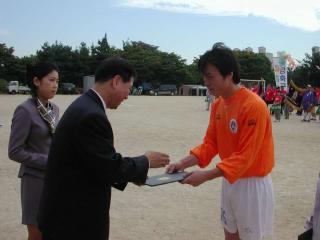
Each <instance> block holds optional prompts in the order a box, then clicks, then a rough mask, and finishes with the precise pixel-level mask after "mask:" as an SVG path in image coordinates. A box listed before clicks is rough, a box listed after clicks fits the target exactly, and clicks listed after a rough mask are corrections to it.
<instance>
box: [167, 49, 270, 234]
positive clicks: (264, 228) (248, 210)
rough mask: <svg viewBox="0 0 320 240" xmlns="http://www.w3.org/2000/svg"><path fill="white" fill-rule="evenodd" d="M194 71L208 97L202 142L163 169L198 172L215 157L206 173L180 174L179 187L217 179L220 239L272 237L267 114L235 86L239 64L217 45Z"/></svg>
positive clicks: (255, 97) (253, 96)
mask: <svg viewBox="0 0 320 240" xmlns="http://www.w3.org/2000/svg"><path fill="white" fill-rule="evenodd" d="M198 69H199V71H200V72H201V74H202V75H203V80H204V84H205V86H207V88H208V89H209V91H210V92H211V94H213V95H215V94H218V95H219V96H220V97H219V98H218V99H217V100H216V101H215V102H214V103H213V105H212V107H211V115H210V121H209V126H208V129H207V132H206V135H205V137H204V139H203V142H202V143H201V144H200V145H198V146H196V147H194V148H192V149H191V151H190V154H189V155H188V156H186V157H184V158H182V159H181V160H180V161H178V162H176V163H173V164H171V165H169V166H168V168H167V172H168V173H172V172H176V171H181V170H184V169H186V168H188V167H191V166H194V165H198V166H199V167H201V168H204V167H206V166H208V165H209V163H210V162H211V161H212V159H213V158H214V157H215V156H216V155H217V154H219V157H220V159H221V161H220V162H219V163H218V164H217V165H216V166H215V167H213V168H212V169H209V170H206V171H201V170H196V171H192V172H189V173H188V174H186V176H185V178H184V180H183V181H182V183H183V184H190V185H192V186H198V185H200V184H202V183H204V182H206V181H210V180H213V179H216V178H219V177H222V191H221V224H222V226H223V228H224V232H225V239H226V240H239V239H246V240H258V239H262V238H263V237H264V236H265V235H267V234H271V233H272V226H273V206H274V195H273V186H272V179H271V176H270V173H271V171H272V169H273V167H274V145H273V137H272V125H271V117H270V114H269V110H268V108H267V106H266V104H265V102H264V101H263V100H262V99H261V98H260V97H259V96H258V95H256V94H255V93H253V92H251V91H250V90H248V89H246V88H244V87H240V86H239V85H238V83H239V81H240V73H239V66H238V63H237V60H236V58H235V56H234V55H233V53H232V51H231V50H230V49H229V48H227V47H225V45H224V44H222V43H217V44H215V45H214V46H213V48H212V49H211V50H209V51H207V52H206V53H205V54H204V55H202V56H201V57H200V59H199V63H198Z"/></svg>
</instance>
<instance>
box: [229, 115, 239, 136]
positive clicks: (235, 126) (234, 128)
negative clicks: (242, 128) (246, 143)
mask: <svg viewBox="0 0 320 240" xmlns="http://www.w3.org/2000/svg"><path fill="white" fill-rule="evenodd" d="M229 127H230V131H231V132H232V133H233V134H236V133H237V132H238V123H237V120H235V119H234V118H232V119H231V120H230V123H229Z"/></svg>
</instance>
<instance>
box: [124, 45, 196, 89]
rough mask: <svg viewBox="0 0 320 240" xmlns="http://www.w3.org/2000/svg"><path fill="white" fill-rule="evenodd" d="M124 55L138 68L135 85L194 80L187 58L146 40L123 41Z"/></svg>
mask: <svg viewBox="0 0 320 240" xmlns="http://www.w3.org/2000/svg"><path fill="white" fill-rule="evenodd" d="M122 56H123V57H124V58H126V59H128V60H129V61H130V62H131V63H132V64H133V65H134V67H135V68H136V70H137V73H138V79H137V82H136V83H135V85H140V84H141V83H142V82H149V83H151V84H152V85H153V86H155V87H156V86H158V85H160V84H162V83H171V84H175V85H178V86H179V85H181V84H183V83H190V82H192V76H191V73H190V72H189V71H188V66H187V65H186V60H184V59H182V58H181V57H180V56H178V55H176V54H175V53H166V52H162V51H160V50H159V49H158V47H157V46H153V45H150V44H147V43H144V42H140V41H139V42H135V41H131V42H129V41H126V42H123V51H122Z"/></svg>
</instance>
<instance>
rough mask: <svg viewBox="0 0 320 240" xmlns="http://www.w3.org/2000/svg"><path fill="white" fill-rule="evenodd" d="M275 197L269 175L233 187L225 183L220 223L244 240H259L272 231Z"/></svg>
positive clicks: (246, 180) (248, 179) (247, 180)
mask: <svg viewBox="0 0 320 240" xmlns="http://www.w3.org/2000/svg"><path fill="white" fill-rule="evenodd" d="M273 205H274V195H273V187H272V179H271V176H270V175H267V176H265V177H250V178H243V179H239V180H237V181H236V182H235V183H233V184H230V183H229V182H228V181H227V180H226V179H225V178H223V180H222V190H221V224H222V225H223V227H224V228H225V229H226V230H227V231H228V232H229V233H236V232H237V231H238V232H239V235H240V238H241V239H245V240H260V239H262V238H263V237H264V236H266V235H268V234H272V232H273Z"/></svg>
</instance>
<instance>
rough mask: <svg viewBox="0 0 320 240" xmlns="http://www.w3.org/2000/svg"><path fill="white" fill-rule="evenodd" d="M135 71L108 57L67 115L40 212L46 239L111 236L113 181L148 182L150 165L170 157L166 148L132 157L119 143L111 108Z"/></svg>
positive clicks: (56, 141) (50, 160)
mask: <svg viewBox="0 0 320 240" xmlns="http://www.w3.org/2000/svg"><path fill="white" fill-rule="evenodd" d="M135 76H136V72H135V70H134V68H133V67H132V66H131V65H130V64H129V63H128V62H127V61H126V60H124V59H122V58H109V59H106V60H104V61H103V62H102V63H101V65H100V66H99V67H98V69H97V71H96V73H95V81H96V82H95V85H94V87H93V88H92V89H90V90H89V91H88V92H86V93H85V94H83V95H82V96H80V97H79V98H78V99H76V100H75V101H74V102H73V103H72V104H71V105H70V106H69V107H68V108H67V110H66V111H65V113H64V115H63V117H62V118H61V120H60V122H59V124H58V126H57V129H56V132H55V135H54V138H53V141H52V145H51V149H50V153H49V157H48V163H47V169H46V179H45V184H44V189H43V194H42V200H41V204H40V209H39V216H38V220H39V228H40V230H41V231H42V233H43V239H44V240H47V239H50V240H81V239H85V240H105V239H108V236H109V208H110V199H111V187H112V186H113V187H115V188H118V189H120V190H124V188H125V186H126V184H127V182H135V183H138V184H143V183H144V182H145V180H146V177H147V173H148V169H149V167H150V168H158V167H164V166H165V165H167V164H168V163H169V156H168V155H166V154H163V153H159V152H146V153H145V154H144V155H142V156H139V157H133V158H130V157H122V156H121V154H120V153H117V152H116V150H115V149H114V145H113V132H112V128H111V125H110V122H109V121H108V118H107V115H106V109H107V108H110V109H116V108H117V107H118V106H119V105H120V104H121V102H122V101H123V100H125V99H127V98H128V95H129V92H130V89H131V87H132V84H133V81H134V78H135Z"/></svg>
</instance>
